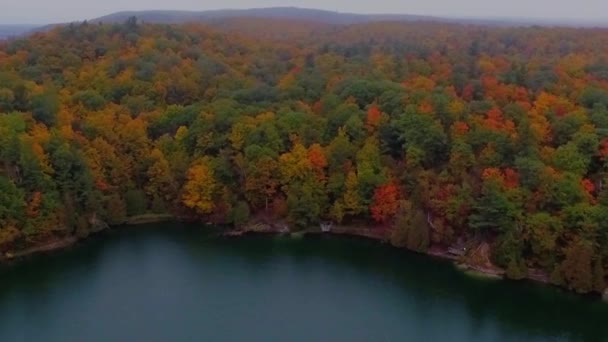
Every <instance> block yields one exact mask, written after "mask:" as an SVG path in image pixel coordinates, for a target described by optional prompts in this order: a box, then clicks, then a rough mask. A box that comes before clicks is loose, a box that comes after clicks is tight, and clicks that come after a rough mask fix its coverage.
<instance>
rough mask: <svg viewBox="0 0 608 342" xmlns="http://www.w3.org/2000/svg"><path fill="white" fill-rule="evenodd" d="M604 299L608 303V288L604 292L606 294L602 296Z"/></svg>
mask: <svg viewBox="0 0 608 342" xmlns="http://www.w3.org/2000/svg"><path fill="white" fill-rule="evenodd" d="M602 299H603V300H604V301H605V302H607V303H608V288H606V289H605V290H604V294H603V295H602Z"/></svg>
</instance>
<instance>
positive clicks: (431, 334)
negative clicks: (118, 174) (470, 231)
mask: <svg viewBox="0 0 608 342" xmlns="http://www.w3.org/2000/svg"><path fill="white" fill-rule="evenodd" d="M561 340H563V341H570V340H575V341H577V340H580V341H608V305H606V304H602V303H600V302H599V301H597V300H594V299H590V298H584V297H579V296H576V295H573V294H569V293H565V292H562V291H560V290H557V289H554V288H551V287H546V286H541V285H537V284H533V283H525V282H509V281H491V280H480V279H476V278H472V277H470V276H467V275H465V274H462V273H460V272H459V271H457V270H455V269H454V267H453V266H452V265H451V264H450V263H447V262H444V261H441V260H434V259H432V258H429V257H425V256H420V255H415V254H412V253H408V252H406V251H402V250H397V249H394V248H390V247H388V246H386V245H382V244H379V243H376V242H372V241H366V240H360V239H352V238H341V237H340V238H338V237H326V236H323V237H321V236H317V237H307V238H290V237H262V236H252V237H243V238H238V239H225V238H218V237H214V236H213V235H212V234H209V233H208V232H205V231H204V230H203V229H201V228H194V227H192V226H190V227H188V226H185V225H182V224H176V223H171V224H158V225H151V226H147V227H137V228H126V229H122V230H114V231H112V232H108V233H105V234H103V235H102V236H99V237H96V238H94V239H91V240H88V241H86V242H83V243H81V244H79V245H78V246H76V247H74V248H71V249H69V250H66V251H62V252H57V253H53V254H51V255H46V256H38V257H32V258H29V259H27V260H22V261H19V262H17V263H14V264H12V265H9V266H6V265H5V266H2V267H1V268H0V341H3V342H8V341H27V342H30V341H62V342H63V341H561Z"/></svg>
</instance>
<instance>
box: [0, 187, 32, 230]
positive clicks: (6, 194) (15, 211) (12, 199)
mask: <svg viewBox="0 0 608 342" xmlns="http://www.w3.org/2000/svg"><path fill="white" fill-rule="evenodd" d="M25 208H26V203H25V197H24V193H23V190H21V189H19V188H18V187H17V186H16V185H15V183H13V182H12V181H11V180H9V179H8V178H6V177H4V176H0V227H5V226H10V225H13V224H18V223H21V222H23V220H24V219H25ZM0 230H1V229H0Z"/></svg>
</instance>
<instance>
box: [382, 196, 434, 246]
mask: <svg viewBox="0 0 608 342" xmlns="http://www.w3.org/2000/svg"><path fill="white" fill-rule="evenodd" d="M430 241H431V239H430V233H429V228H428V225H427V222H426V219H425V216H424V213H423V212H422V211H421V210H419V209H417V208H415V207H414V206H413V204H412V203H411V202H409V201H401V202H400V203H399V210H398V212H397V214H396V220H395V226H394V228H393V231H392V234H391V243H392V244H393V245H395V246H397V247H406V248H408V249H410V250H412V251H416V252H425V251H426V250H427V249H428V247H429V245H430Z"/></svg>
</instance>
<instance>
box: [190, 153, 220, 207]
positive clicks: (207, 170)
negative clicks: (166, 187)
mask: <svg viewBox="0 0 608 342" xmlns="http://www.w3.org/2000/svg"><path fill="white" fill-rule="evenodd" d="M216 191H217V183H216V180H215V176H214V172H213V169H212V168H211V161H210V160H209V159H207V158H203V159H200V160H198V161H196V162H195V163H194V164H193V165H192V166H191V167H190V169H189V170H188V176H187V179H186V183H185V184H184V188H183V193H182V202H183V203H184V205H185V206H186V207H188V208H192V209H194V210H196V211H197V212H198V213H200V214H210V213H211V212H212V211H213V209H214V208H215V203H214V195H215V192H216Z"/></svg>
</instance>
